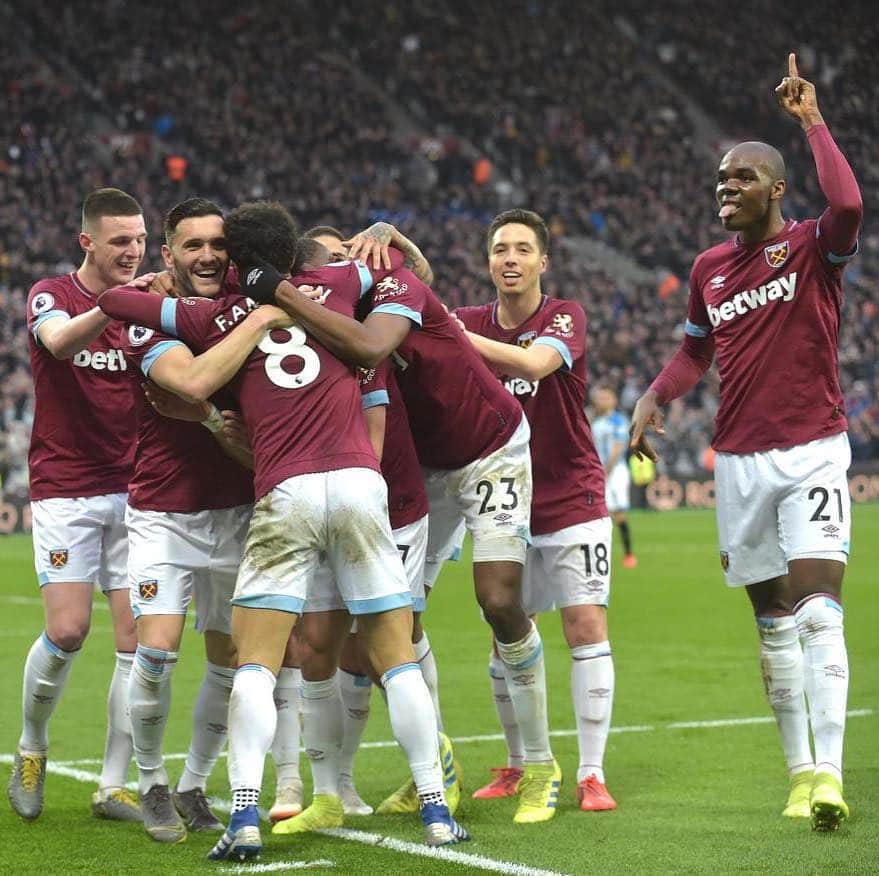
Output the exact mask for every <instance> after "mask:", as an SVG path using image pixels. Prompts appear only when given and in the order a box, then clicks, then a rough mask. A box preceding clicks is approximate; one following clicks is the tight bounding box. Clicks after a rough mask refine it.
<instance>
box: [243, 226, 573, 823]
mask: <svg viewBox="0 0 879 876" xmlns="http://www.w3.org/2000/svg"><path fill="white" fill-rule="evenodd" d="M364 244H368V245H369V246H371V247H372V249H373V257H374V263H378V261H379V259H378V258H377V257H376V254H377V252H378V250H379V249H380V245H379V244H380V242H379V241H377V240H375V239H369V238H367V239H366V240H365V241H364V239H363V238H361V240H360V241H358V242H357V243H355V245H353V246H352V249H351V250H350V253H351V255H354V256H356V255H358V254H360V253H362V252H363V251H364V249H365V246H364ZM254 281H255V282H254V283H252V284H248V289H249V294H251V295H252V296H253V297H255V298H256V299H257V300H263V301H277V302H278V303H279V304H281V305H282V306H283V307H284V308H285V309H286V310H287V311H288V312H289V313H290V314H291V315H292V316H294V318H296V319H297V320H298V321H300V322H301V323H302V324H303V325H304V326H305V327H306V328H307V330H308V332H309V334H312V335H314V337H315V338H317V339H318V340H319V341H320V343H322V344H323V345H324V346H326V347H327V348H328V349H330V350H332V351H334V352H335V353H336V354H337V355H338V356H340V357H341V358H343V359H344V360H345V361H348V362H351V363H352V364H359V365H362V366H367V367H371V366H374V365H376V364H377V363H379V362H381V361H382V360H383V359H385V358H386V357H387V356H388V355H390V354H392V353H393V357H394V361H395V362H396V364H397V366H398V372H397V379H398V383H399V386H400V390H401V393H402V395H403V399H404V401H405V403H406V408H407V411H408V415H409V422H410V424H411V427H412V435H413V438H414V440H415V446H416V450H417V451H418V457H419V461H420V462H421V465H422V468H423V471H424V480H425V488H426V490H427V495H428V500H429V504H430V525H429V535H428V549H427V553H428V556H429V557H431V556H433V557H442V556H449V555H451V552H452V550H453V549H454V547H455V546H456V545H457V539H458V537H459V524H460V522H461V520H462V518H463V519H465V520H466V525H467V528H468V529H469V531H470V533H471V535H472V536H473V577H474V585H475V590H476V597H477V600H478V602H479V604H480V606H481V608H482V611H483V614H484V616H485V618H486V620H487V621H488V623H489V624H490V625H491V627H492V630H493V632H494V636H495V641H496V643H497V649H498V654H499V656H500V658H501V662H502V664H503V672H504V675H505V677H506V678H507V682H508V685H509V690H510V697H511V700H512V702H513V708H514V710H515V712H516V718H517V721H518V724H519V727H520V729H521V732H522V738H523V746H524V749H525V751H524V767H523V770H524V775H523V779H522V783H521V785H520V798H519V807H518V809H517V811H516V814H515V815H514V821H515V822H516V823H520V824H521V823H536V822H542V821H547V820H549V819H550V818H552V817H553V816H554V815H555V811H556V799H557V794H558V788H559V785H560V783H561V772H560V770H559V767H558V764H557V763H556V762H555V760H554V758H553V755H552V749H551V748H550V744H549V728H548V726H547V716H546V679H545V669H544V661H543V645H542V642H541V639H540V634H539V632H538V631H537V627H536V626H535V625H534V623H533V622H532V621H531V620H530V619H529V617H528V615H527V614H526V612H525V610H524V609H523V607H522V593H521V580H522V566H523V564H524V561H525V550H526V546H527V544H528V539H529V529H528V527H529V518H530V507H531V487H532V483H531V455H530V452H529V449H528V438H529V435H530V429H529V426H528V421H527V420H526V419H525V417H524V416H523V414H522V408H521V406H520V405H519V404H518V402H516V400H515V399H514V398H512V397H511V396H510V395H509V393H507V392H506V391H505V390H504V389H503V387H502V386H500V384H499V383H498V382H497V380H495V378H494V376H493V375H492V373H491V372H490V371H489V369H488V368H487V367H486V365H485V364H484V363H483V362H482V360H481V359H480V357H479V355H478V354H477V353H476V351H475V350H474V349H473V347H472V345H471V344H469V343H468V342H467V340H466V339H465V338H464V336H463V334H462V333H461V330H460V329H459V328H458V327H457V326H456V325H455V324H454V323H453V322H452V321H451V319H450V318H449V315H448V313H447V312H446V309H445V307H444V306H443V305H442V303H441V302H440V301H439V300H438V299H437V298H436V296H435V295H434V294H433V292H432V291H431V290H430V288H429V287H428V286H426V285H425V284H424V283H423V282H422V281H421V280H419V279H418V277H416V276H415V274H413V273H412V272H411V271H409V270H406V269H400V270H395V271H394V272H393V273H392V275H391V276H389V277H387V278H386V279H384V280H382V281H381V282H380V283H378V284H376V287H375V290H374V291H373V294H372V299H371V303H372V309H371V312H370V313H369V314H368V316H367V317H366V318H365V320H364V321H363V322H362V323H359V322H357V321H355V320H354V319H351V318H348V317H347V316H345V315H342V314H340V313H336V312H333V311H332V309H330V308H328V307H325V306H321V305H320V304H319V303H317V302H315V301H312V300H310V299H309V298H307V297H306V296H305V295H303V294H302V293H301V292H299V291H298V289H296V288H295V287H294V286H292V285H290V284H289V283H286V282H284V280H283V277H281V276H280V275H279V274H278V273H277V272H274V273H273V272H271V271H262V272H261V273H259V274H258V275H254ZM333 297H334V296H333V295H330V296H329V298H327V299H326V301H327V302H330V301H332V300H333ZM523 670H528V671H523Z"/></svg>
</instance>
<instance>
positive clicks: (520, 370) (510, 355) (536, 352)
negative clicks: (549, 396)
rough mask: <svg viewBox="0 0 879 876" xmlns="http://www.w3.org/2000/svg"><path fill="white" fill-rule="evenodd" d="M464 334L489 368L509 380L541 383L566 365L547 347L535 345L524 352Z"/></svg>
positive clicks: (479, 336)
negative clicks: (519, 379) (516, 379)
mask: <svg viewBox="0 0 879 876" xmlns="http://www.w3.org/2000/svg"><path fill="white" fill-rule="evenodd" d="M464 334H465V335H466V336H467V339H468V340H469V341H470V343H471V344H473V346H474V347H475V348H476V351H477V352H478V353H479V355H480V356H482V358H483V359H484V360H485V362H486V363H487V364H488V365H490V366H491V367H492V368H493V369H495V370H496V371H499V372H501V373H503V374H507V375H509V376H510V377H522V378H524V379H525V380H540V379H542V378H544V377H546V376H547V375H549V374H552V373H553V371H558V369H559V368H561V367H562V365H564V360H563V359H562V354H561V353H559V351H558V350H556V349H555V348H554V347H550V346H549V345H548V344H532V345H531V346H530V347H527V348H524V347H518V346H516V345H514V344H504V343H502V342H501V341H493V340H491V339H490V338H485V337H483V336H482V335H478V334H475V333H474V332H470V331H465V332H464Z"/></svg>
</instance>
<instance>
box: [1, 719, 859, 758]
mask: <svg viewBox="0 0 879 876" xmlns="http://www.w3.org/2000/svg"><path fill="white" fill-rule="evenodd" d="M873 714H875V712H874V710H873V709H852V710H851V711H849V712H846V716H847V717H849V718H867V717H869V716H871V715H873ZM774 722H775V718H774V717H773V716H772V715H760V716H757V717H752V718H720V719H718V720H714V721H675V722H673V723H671V724H659V725H655V724H630V725H628V726H624V727H611V728H610V732H611V733H653V732H654V731H656V730H711V729H714V728H716V727H749V726H751V725H752V724H772V723H774ZM549 735H550V736H576V735H577V731H576V730H550V732H549ZM503 740H504V735H503V734H502V733H486V734H485V735H482V736H453V737H452V742H454V743H455V744H456V745H457V744H461V743H465V744H466V743H470V742H502V741H503ZM396 745H397V743H396V742H394V740H393V739H391V740H387V739H382V740H378V741H376V742H363V743H361V745H360V747H361V748H394V747H395V746H396ZM300 751H305V749H304V748H301V749H300ZM225 756H226V753H225V752H223V753H222V754H221V755H220V757H225ZM2 757H3V756H2V755H0V762H3V761H2ZM6 757H9V755H6ZM187 757H188V755H187V753H186V752H185V751H184V752H175V753H173V754H166V755H165V760H186V758H187ZM52 763H53V764H55V766H59V767H62V766H63V767H78V766H95V765H97V764H100V763H103V761H102V760H101V759H100V758H97V757H84V758H80V759H78V760H56V761H52Z"/></svg>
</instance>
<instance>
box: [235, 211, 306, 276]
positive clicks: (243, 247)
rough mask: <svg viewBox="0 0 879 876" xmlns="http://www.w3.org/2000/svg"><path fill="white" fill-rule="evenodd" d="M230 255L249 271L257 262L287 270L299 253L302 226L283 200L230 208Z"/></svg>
mask: <svg viewBox="0 0 879 876" xmlns="http://www.w3.org/2000/svg"><path fill="white" fill-rule="evenodd" d="M225 230H226V246H227V247H228V250H229V258H230V259H231V260H232V263H233V264H234V265H235V267H236V268H237V269H238V273H239V274H242V273H246V272H247V270H248V269H249V268H251V267H253V266H254V265H261V264H268V265H271V266H272V267H273V268H274V269H275V270H277V271H280V272H281V273H282V274H287V273H289V271H290V267H291V265H292V264H293V259H294V258H295V256H296V244H297V241H298V240H299V227H298V226H297V224H296V220H295V219H294V218H293V217H292V216H291V215H290V212H289V211H288V210H287V208H286V207H285V206H284V205H283V204H279V203H278V202H277V201H251V202H249V203H246V204H241V206H239V207H236V208H235V209H234V210H230V211H229V212H228V213H227V214H226V221H225Z"/></svg>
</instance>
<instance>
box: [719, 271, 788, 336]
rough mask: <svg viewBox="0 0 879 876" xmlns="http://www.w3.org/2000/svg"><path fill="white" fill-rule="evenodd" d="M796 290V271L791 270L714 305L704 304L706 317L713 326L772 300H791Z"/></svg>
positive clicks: (763, 305) (743, 314)
mask: <svg viewBox="0 0 879 876" xmlns="http://www.w3.org/2000/svg"><path fill="white" fill-rule="evenodd" d="M796 291H797V273H796V271H793V272H792V273H790V274H785V275H784V276H783V277H779V278H778V279H777V280H770V281H769V282H768V283H764V284H763V285H762V286H758V287H757V288H756V289H748V290H747V291H746V292H736V294H735V295H733V297H732V298H729V299H727V300H726V301H724V302H723V304H720V305H718V306H717V307H715V306H714V305H713V304H708V305H706V310H707V311H708V319H709V320H711V325H713V326H714V327H715V328H717V326H719V325H720V324H721V323H722V322H729V321H730V320H732V319H735V318H736V317H737V316H745V315H746V314H747V313H748V311H750V310H757V309H758V308H760V307H765V306H766V305H767V304H770V303H771V302H773V301H778V300H781V301H791V300H793V297H794V295H795V294H796Z"/></svg>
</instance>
